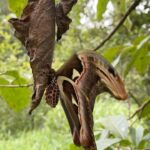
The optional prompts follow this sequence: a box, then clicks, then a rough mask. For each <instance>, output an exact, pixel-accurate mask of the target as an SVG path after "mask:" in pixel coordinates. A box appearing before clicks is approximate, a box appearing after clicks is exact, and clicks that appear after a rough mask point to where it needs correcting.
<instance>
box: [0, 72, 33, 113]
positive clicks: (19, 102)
mask: <svg viewBox="0 0 150 150" xmlns="http://www.w3.org/2000/svg"><path fill="white" fill-rule="evenodd" d="M7 76H9V77H11V78H12V79H13V80H12V81H11V82H9V80H8V79H6V77H7ZM10 83H11V84H10ZM0 84H1V85H13V84H15V85H16V84H17V85H20V84H28V81H27V80H26V79H25V78H23V77H21V76H20V75H19V73H18V72H17V71H7V72H6V73H5V74H3V75H0ZM30 95H31V89H30V88H6V87H0V96H1V97H2V98H3V99H4V100H5V101H6V102H7V104H8V106H9V107H10V108H11V109H12V110H14V111H16V112H18V111H21V110H23V109H25V108H26V107H27V106H28V104H29V100H30Z"/></svg>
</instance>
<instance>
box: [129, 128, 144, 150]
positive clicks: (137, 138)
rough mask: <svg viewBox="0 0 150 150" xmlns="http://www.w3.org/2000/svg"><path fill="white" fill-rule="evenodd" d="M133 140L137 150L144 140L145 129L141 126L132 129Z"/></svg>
mask: <svg viewBox="0 0 150 150" xmlns="http://www.w3.org/2000/svg"><path fill="white" fill-rule="evenodd" d="M130 134H131V139H132V142H133V143H134V145H135V146H136V148H138V146H139V144H140V143H141V142H142V140H143V135H144V128H143V127H142V126H139V127H138V128H130Z"/></svg>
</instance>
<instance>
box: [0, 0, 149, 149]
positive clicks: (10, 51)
mask: <svg viewBox="0 0 150 150" xmlns="http://www.w3.org/2000/svg"><path fill="white" fill-rule="evenodd" d="M57 2H59V1H57ZM132 2H133V1H132V0H122V1H120V0H80V1H78V3H77V4H76V6H75V7H74V8H73V10H72V12H71V13H70V14H69V16H70V18H72V20H73V22H72V23H71V26H70V30H69V31H68V32H67V33H66V34H65V35H64V36H63V38H62V40H61V41H60V42H59V43H57V44H56V48H55V55H54V64H53V68H55V69H58V68H59V67H60V66H61V65H62V64H63V63H64V62H65V61H66V60H67V59H68V58H69V57H70V56H71V55H72V54H73V53H74V52H77V51H80V50H88V49H92V48H95V47H96V46H97V45H98V44H99V43H100V42H101V41H102V40H103V39H104V37H106V35H108V34H109V33H110V31H111V30H112V29H113V28H114V27H115V26H116V24H117V22H118V21H119V20H120V18H121V17H122V16H123V14H124V13H125V12H126V10H127V9H128V7H129V6H130V5H131V4H132ZM26 3H27V0H17V1H14V0H7V1H6V0H0V150H80V149H81V150H82V148H77V147H76V146H74V145H73V143H72V137H71V133H70V129H69V125H68V123H67V120H66V117H65V115H64V112H63V109H62V107H61V105H60V103H59V104H58V106H57V107H56V108H55V109H52V108H50V107H49V106H48V105H46V103H45V100H44V98H43V100H42V103H41V105H40V106H39V107H38V108H37V109H36V110H35V112H34V113H33V115H32V116H28V114H27V112H28V109H29V105H30V99H31V94H32V87H24V88H10V87H9V85H25V84H31V83H32V82H33V81H32V75H31V69H30V66H29V62H28V60H29V58H28V56H27V53H26V50H25V48H24V47H23V46H22V45H21V43H20V42H19V41H18V40H17V39H16V38H15V37H14V35H13V33H14V29H13V28H12V27H11V26H10V24H9V23H8V19H10V18H11V17H16V16H20V14H21V11H22V9H23V8H24V6H25V5H26ZM98 53H100V54H102V55H103V56H104V57H105V58H107V59H108V60H109V62H111V63H112V64H113V65H114V66H115V68H116V69H117V70H118V72H119V74H120V75H121V76H122V78H123V80H124V82H125V85H126V89H127V91H128V94H129V98H128V100H127V101H125V102H120V101H117V100H115V99H114V98H112V97H110V95H109V94H107V93H105V94H102V95H100V96H98V97H97V101H96V105H95V109H94V120H95V126H94V134H95V137H96V140H97V146H98V150H103V149H106V150H115V149H119V150H131V149H132V150H144V149H150V1H149V0H143V1H141V3H140V4H139V6H138V7H137V8H136V10H135V11H133V12H132V14H131V15H130V16H129V17H128V19H127V20H126V21H125V23H124V24H123V25H122V27H121V28H120V29H119V30H118V31H117V32H116V34H115V35H114V36H113V37H112V38H111V39H110V40H109V41H108V42H107V43H106V44H105V45H104V46H103V47H102V48H101V49H100V50H98ZM6 86H8V87H6ZM138 108H141V109H140V111H139V112H138V113H137V114H136V115H135V116H134V117H133V118H132V119H128V118H129V117H130V116H131V115H132V114H133V113H134V112H135V111H136V110H137V109H138Z"/></svg>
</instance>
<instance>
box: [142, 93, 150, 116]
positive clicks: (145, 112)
mask: <svg viewBox="0 0 150 150" xmlns="http://www.w3.org/2000/svg"><path fill="white" fill-rule="evenodd" d="M149 100H150V96H148V97H146V98H145V99H144V100H143V102H144V103H147V102H149ZM140 117H141V118H144V117H150V103H147V105H146V107H144V109H143V110H142V111H141V113H140Z"/></svg>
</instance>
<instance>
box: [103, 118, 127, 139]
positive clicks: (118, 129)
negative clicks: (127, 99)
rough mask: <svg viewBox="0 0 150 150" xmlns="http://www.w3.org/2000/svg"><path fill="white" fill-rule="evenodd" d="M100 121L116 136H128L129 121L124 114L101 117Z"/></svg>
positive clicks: (122, 137)
mask: <svg viewBox="0 0 150 150" xmlns="http://www.w3.org/2000/svg"><path fill="white" fill-rule="evenodd" d="M108 122H109V123H108ZM100 123H101V124H102V125H103V126H104V127H105V128H106V129H108V130H109V131H110V132H111V133H112V134H114V135H115V136H116V137H119V138H121V139H125V138H127V135H128V122H127V119H126V118H125V117H124V116H108V117H105V118H102V119H100Z"/></svg>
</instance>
